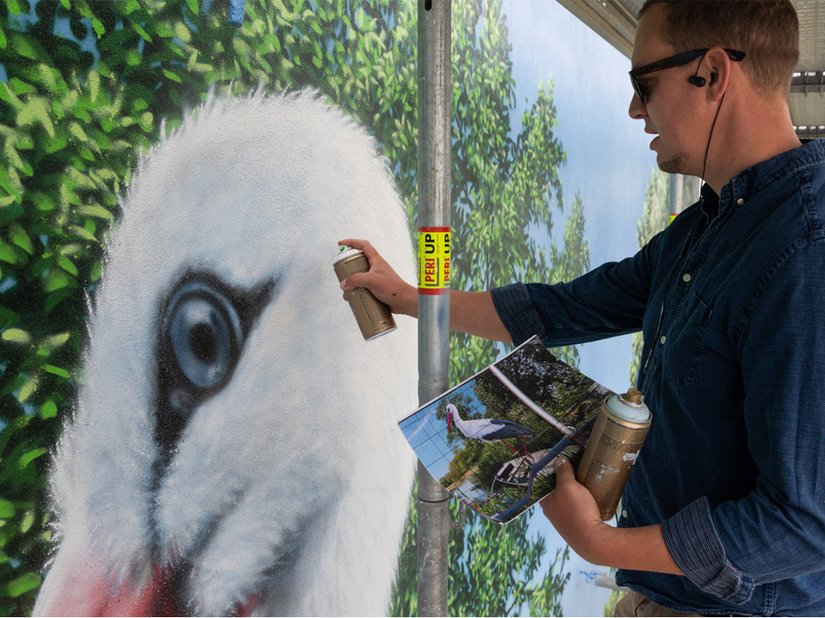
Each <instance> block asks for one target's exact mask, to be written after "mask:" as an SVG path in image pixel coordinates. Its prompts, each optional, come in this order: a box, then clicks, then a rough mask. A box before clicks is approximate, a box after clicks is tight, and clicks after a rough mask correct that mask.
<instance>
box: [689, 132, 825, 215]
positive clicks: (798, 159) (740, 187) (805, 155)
mask: <svg viewBox="0 0 825 618" xmlns="http://www.w3.org/2000/svg"><path fill="white" fill-rule="evenodd" d="M821 163H825V140H812V141H810V142H808V143H805V144H803V145H802V146H799V147H798V148H794V149H793V150H789V151H787V152H783V153H781V154H778V155H776V156H775V157H771V158H770V159H768V160H766V161H762V162H761V163H757V164H756V165H754V166H752V167H749V168H748V169H746V170H744V171H742V172H740V173H739V174H737V175H736V176H734V177H733V178H732V179H731V180H730V182H728V184H726V185H725V186H724V187H722V193H721V194H720V195H719V197H718V198H717V199H718V203H719V212H720V214H721V213H724V212H726V211H727V209H728V208H730V207H731V206H736V207H740V206H744V205H745V203H746V202H747V201H748V199H750V198H751V196H753V195H755V194H757V193H758V192H759V191H761V190H762V189H764V188H765V187H766V186H768V185H770V184H771V183H773V182H775V181H776V180H778V179H779V178H783V177H786V176H788V175H789V174H793V173H794V172H797V171H799V170H800V169H802V168H803V167H808V166H810V165H815V164H821ZM705 187H707V185H705ZM708 189H709V190H710V191H711V192H713V190H712V189H710V187H708ZM703 191H704V187H703ZM714 195H715V194H714Z"/></svg>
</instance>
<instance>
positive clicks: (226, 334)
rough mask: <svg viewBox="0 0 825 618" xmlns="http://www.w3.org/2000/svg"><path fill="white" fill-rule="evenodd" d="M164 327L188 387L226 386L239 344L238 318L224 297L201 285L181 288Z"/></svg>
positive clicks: (220, 293)
mask: <svg viewBox="0 0 825 618" xmlns="http://www.w3.org/2000/svg"><path fill="white" fill-rule="evenodd" d="M166 327H167V328H168V332H167V333H166V337H167V339H168V346H169V348H171V351H172V353H173V356H174V360H175V361H176V364H177V366H178V368H179V369H180V372H181V373H182V374H183V376H184V377H186V379H187V380H189V382H191V384H192V386H194V387H195V388H198V389H206V390H209V389H213V388H218V387H220V386H221V385H223V384H224V383H225V382H226V379H227V377H228V376H229V375H230V373H231V370H232V368H233V367H234V365H235V363H236V361H237V357H238V350H239V349H240V347H241V345H242V343H243V331H242V330H241V322H240V317H239V315H238V312H237V310H236V309H235V307H234V306H233V304H232V302H231V300H230V299H229V298H227V297H226V295H224V294H223V293H222V292H221V291H220V290H216V289H213V288H212V287H211V286H208V285H205V284H203V283H194V284H187V285H185V286H183V288H182V289H180V290H179V291H178V293H177V294H176V295H175V297H173V299H172V302H171V303H170V307H169V315H168V322H167V325H166Z"/></svg>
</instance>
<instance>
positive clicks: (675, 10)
mask: <svg viewBox="0 0 825 618" xmlns="http://www.w3.org/2000/svg"><path fill="white" fill-rule="evenodd" d="M654 4H661V5H663V6H664V7H665V11H666V14H667V15H666V18H665V20H666V21H665V23H666V26H665V32H663V33H662V36H663V37H664V40H665V41H666V42H667V43H668V44H670V45H672V46H673V47H674V48H676V51H688V50H691V49H703V48H706V47H714V46H719V47H727V48H731V49H736V50H739V51H743V52H745V54H746V56H745V61H744V62H743V63H742V70H743V71H744V72H745V74H746V75H747V76H748V78H749V79H750V81H751V83H752V84H753V87H754V89H755V90H756V91H757V92H761V93H763V94H770V93H774V92H777V91H782V92H784V93H785V94H787V93H788V92H789V90H790V85H791V79H792V77H793V72H794V69H795V68H796V65H797V63H798V62H799V20H798V18H797V16H796V10H795V9H794V7H793V4H791V1H790V0H647V1H646V2H645V4H644V6H642V8H641V10H640V11H639V17H641V16H642V15H643V14H644V12H645V11H646V10H647V9H648V8H650V6H652V5H654Z"/></svg>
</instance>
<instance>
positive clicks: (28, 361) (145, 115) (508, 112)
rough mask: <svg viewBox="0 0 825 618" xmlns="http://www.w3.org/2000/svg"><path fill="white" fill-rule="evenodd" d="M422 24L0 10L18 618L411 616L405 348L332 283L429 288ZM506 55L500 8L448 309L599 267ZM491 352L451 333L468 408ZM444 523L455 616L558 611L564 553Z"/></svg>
mask: <svg viewBox="0 0 825 618" xmlns="http://www.w3.org/2000/svg"><path fill="white" fill-rule="evenodd" d="M514 6H524V5H523V4H522V3H518V5H514V4H511V5H510V10H512V9H513V7H514ZM416 18H417V6H416V3H415V2H410V1H408V0H246V1H245V2H244V1H242V0H232V1H228V0H223V1H221V0H214V1H211V0H153V1H151V2H146V1H143V0H122V1H118V2H110V1H109V0H6V2H5V4H4V5H3V6H2V7H0V143H1V144H2V149H3V161H2V163H1V164H0V458H2V459H0V487H2V489H0V523H1V524H2V525H0V614H5V615H26V614H29V613H31V612H33V611H34V612H36V613H63V614H66V613H79V614H96V613H117V614H129V613H136V614H156V615H161V614H170V613H175V614H222V615H231V614H235V615H244V614H251V613H258V614H298V615H311V614H324V615H339V614H366V615H376V614H383V613H390V614H393V615H415V614H416V612H417V605H416V586H417V581H416V568H415V548H414V539H415V531H416V525H417V522H416V517H415V512H414V510H409V511H408V508H407V507H408V504H409V503H410V484H411V482H412V473H413V469H414V468H413V465H412V461H411V458H412V455H411V453H410V452H409V451H408V450H406V447H405V446H403V444H402V441H403V438H402V436H401V432H400V431H398V430H397V428H396V427H395V420H396V418H397V417H401V416H405V415H406V414H408V413H409V412H410V411H411V410H412V409H414V408H415V407H417V400H416V396H415V385H416V374H417V368H416V354H415V340H416V339H415V324H414V323H413V322H411V321H409V320H403V319H402V320H399V329H398V330H397V331H395V332H394V333H392V334H390V335H387V336H386V337H382V338H380V339H378V340H376V341H373V342H370V343H365V342H364V341H363V340H362V339H361V338H360V334H359V332H358V329H357V326H356V325H355V321H354V319H353V317H352V315H351V313H350V311H349V308H348V307H347V305H346V303H344V302H343V301H342V300H341V294H340V290H339V289H338V287H337V282H336V278H335V275H334V274H333V271H332V260H333V259H334V257H335V253H336V246H335V242H336V241H337V240H338V239H339V238H343V237H348V236H355V237H365V238H369V239H370V240H371V241H372V242H373V244H375V245H376V246H377V247H378V248H379V250H381V251H382V252H383V253H384V254H385V255H386V256H387V257H388V258H389V259H390V261H391V262H392V263H393V265H394V266H396V267H397V268H399V269H400V270H402V271H403V272H404V273H407V277H408V278H409V279H412V274H411V273H412V272H413V270H412V256H413V255H414V253H413V247H412V244H411V240H410V239H411V238H412V233H411V231H413V230H415V229H416V227H417V222H416V221H415V214H414V211H415V204H416V197H417V196H416V172H415V170H416V165H417V161H416V141H417V138H416V126H417V109H416V106H417V90H416V51H417V50H416V43H417V41H416ZM531 53H532V52H531ZM511 56H512V47H511V43H510V35H509V31H508V20H507V5H506V3H505V4H503V3H502V0H454V1H453V2H452V57H453V75H454V76H461V78H460V79H455V80H454V88H453V97H452V98H453V101H452V105H453V161H452V191H453V195H452V198H453V204H454V211H453V286H454V287H457V288H482V287H490V286H494V285H501V284H504V283H507V282H510V281H512V280H514V279H518V278H524V279H534V280H543V281H557V280H561V279H569V278H571V277H574V276H576V275H577V274H579V273H581V272H583V271H584V270H585V269H587V268H588V267H589V263H590V257H589V255H590V254H589V251H590V249H589V246H588V241H587V239H586V238H585V235H584V229H585V203H584V200H583V198H582V196H581V195H580V194H578V193H577V192H576V193H574V194H573V195H572V197H570V196H567V195H566V194H565V192H564V190H563V187H562V180H561V178H562V174H561V171H560V170H561V169H562V167H563V166H564V165H565V164H566V162H567V154H566V150H565V147H564V146H563V145H562V143H561V141H560V138H559V134H560V127H559V126H558V114H557V110H556V107H555V103H554V85H553V84H552V83H551V82H549V81H547V79H549V71H547V70H546V69H542V75H543V77H541V78H540V79H538V80H534V81H532V82H531V84H530V85H529V88H528V89H527V90H529V94H527V95H524V94H523V92H525V90H518V91H517V88H516V83H515V77H514V66H513V59H512V57H511ZM642 180H643V179H642ZM639 202H640V203H641V199H640V200H639ZM554 224H555V225H554ZM501 352H502V348H501V347H499V346H496V345H494V344H492V343H489V342H486V341H482V340H478V339H474V338H469V337H465V336H462V335H454V336H453V338H452V341H451V376H450V380H451V382H453V383H455V382H458V381H460V380H461V379H463V378H465V377H467V376H468V375H470V374H472V373H474V372H475V371H477V370H478V368H479V367H481V366H483V365H486V364H488V363H490V362H492V361H493V360H494V359H495V358H496V357H497V356H498V355H499V354H500V353H501ZM556 353H557V354H559V355H560V356H561V357H562V358H563V359H565V360H566V361H568V362H570V363H573V364H575V363H576V362H577V359H578V351H577V350H575V349H563V350H556ZM597 377H598V376H597ZM605 383H608V382H605ZM620 386H624V384H622V385H620ZM453 514H454V516H455V519H456V522H457V525H456V529H455V530H454V531H453V533H452V534H451V537H450V556H451V559H450V591H449V611H450V613H451V614H453V615H512V614H528V613H529V614H539V615H551V614H554V615H559V614H562V613H564V608H563V607H562V604H561V598H562V594H563V592H564V590H565V587H566V585H567V584H568V582H569V581H570V577H571V573H570V572H569V568H568V567H567V566H566V565H567V561H568V560H569V557H570V555H569V550H568V549H567V548H566V547H563V546H560V547H556V546H554V545H552V544H549V543H548V541H547V540H546V539H547V534H546V532H542V533H541V534H534V533H533V532H532V529H531V524H530V522H529V521H528V519H527V518H526V517H523V518H520V519H519V520H516V521H515V522H513V523H512V524H510V525H508V526H506V527H504V528H500V527H498V526H494V525H490V524H486V523H485V522H483V521H480V520H479V519H478V518H476V517H474V516H473V514H472V513H464V512H462V511H461V509H460V508H459V507H458V505H457V504H454V505H453ZM405 520H406V524H405ZM393 582H394V584H393Z"/></svg>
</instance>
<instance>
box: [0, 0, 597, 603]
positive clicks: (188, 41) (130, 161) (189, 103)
mask: <svg viewBox="0 0 825 618" xmlns="http://www.w3.org/2000/svg"><path fill="white" fill-rule="evenodd" d="M213 4H214V6H213ZM453 38H454V48H453V62H454V75H455V76H456V77H457V79H455V80H454V82H455V85H456V87H455V90H454V92H453V116H454V126H453V135H454V148H455V155H454V159H453V191H454V194H453V197H454V203H455V212H454V218H453V221H454V224H453V225H454V229H455V241H454V245H455V248H456V254H455V255H456V264H455V272H456V274H455V279H454V285H455V286H456V287H462V288H482V287H483V288H487V287H490V286H492V285H499V284H502V283H507V282H509V281H511V280H514V279H516V278H524V279H531V278H532V279H540V280H545V281H555V280H559V279H562V278H569V277H571V276H574V275H575V274H576V273H577V272H579V271H581V270H583V269H585V268H586V267H587V261H588V258H587V252H586V249H587V247H586V243H585V242H584V241H583V226H584V219H583V208H582V204H581V200H580V199H578V198H576V199H575V200H574V203H573V206H572V208H571V213H570V215H569V216H568V220H567V225H566V228H565V234H564V247H563V248H557V247H555V246H554V245H552V244H551V243H550V242H549V240H548V239H549V235H550V232H551V229H552V217H551V211H552V210H553V209H555V210H556V211H557V212H559V213H560V212H562V209H563V206H564V203H563V198H562V188H561V182H560V180H559V178H558V166H559V165H562V164H563V163H564V158H565V157H564V151H563V149H562V147H561V145H560V144H559V142H558V140H557V139H556V138H555V137H554V135H553V126H554V125H555V122H556V114H555V109H554V108H553V103H552V88H551V87H549V86H544V87H542V88H541V89H540V92H539V95H538V97H537V99H536V101H535V102H534V103H533V104H532V106H531V107H530V109H529V110H528V112H526V113H525V114H524V116H523V117H522V119H521V125H522V127H521V129H520V131H519V133H518V135H517V136H515V137H513V136H511V135H510V132H509V126H510V122H509V115H510V112H511V111H512V109H513V107H514V100H513V97H514V94H513V93H514V84H513V79H512V74H511V63H510V60H509V43H508V42H507V30H506V24H505V23H504V21H503V19H502V16H501V2H500V0H489V1H487V2H483V1H482V0H461V1H460V2H454V3H453ZM416 45H417V40H416V7H415V3H413V2H406V1H401V0H247V1H246V3H245V13H244V15H243V19H242V20H241V21H240V25H238V26H230V25H228V24H227V3H212V2H206V1H201V0H153V1H152V2H144V1H142V0H120V1H118V2H110V1H108V0H39V1H34V0H6V2H5V4H4V6H3V7H2V8H0V142H1V143H2V149H3V155H4V156H3V162H2V164H0V346H1V347H0V349H2V357H1V358H2V360H0V457H2V468H0V487H2V490H1V491H2V493H0V522H1V523H2V526H0V613H3V614H12V615H18V614H27V613H29V611H30V609H31V604H32V602H33V599H34V596H35V595H36V592H37V588H38V586H39V584H40V576H39V569H40V567H41V566H42V564H43V562H44V560H45V558H46V555H47V552H48V549H49V546H50V543H51V537H50V531H49V527H48V513H47V510H46V508H45V500H44V492H45V488H44V483H45V482H44V478H45V473H46V471H47V470H46V468H47V457H45V455H46V454H47V453H48V451H49V449H50V448H51V447H52V445H53V444H54V441H55V440H56V437H57V435H58V434H59V428H60V424H61V422H62V420H63V419H64V418H66V417H67V416H68V415H70V414H71V408H72V402H73V401H74V398H75V393H76V389H77V386H78V384H79V383H80V382H82V380H83V375H82V367H81V365H80V362H81V353H82V349H83V345H84V337H85V331H84V323H85V320H86V317H87V314H88V303H89V302H90V299H91V301H92V302H93V299H94V292H95V288H96V286H97V283H98V280H99V278H100V275H101V271H102V267H101V257H102V249H103V246H104V243H105V239H106V236H107V233H108V232H109V231H110V230H111V229H112V227H113V226H115V225H116V224H117V220H118V217H119V214H120V212H119V207H118V198H119V196H120V195H122V194H123V192H124V191H125V190H126V189H127V188H128V186H129V184H130V180H131V170H132V169H133V167H134V165H135V163H136V161H137V157H138V155H139V153H140V152H141V150H143V149H146V148H148V147H149V146H150V145H151V144H152V143H153V142H155V141H157V140H158V139H159V137H160V136H161V135H162V133H163V132H164V131H166V132H169V131H172V130H174V129H175V128H176V127H177V126H179V124H180V122H181V118H182V117H183V115H184V114H185V113H186V112H187V111H188V110H190V109H192V108H194V107H196V106H197V105H199V104H200V103H202V102H204V101H206V100H207V99H208V98H209V96H214V95H217V94H229V93H231V94H235V95H244V94H246V93H249V92H252V91H255V90H258V89H262V90H264V91H267V92H273V93H281V92H284V91H288V90H293V89H303V88H314V89H316V90H317V91H318V92H319V96H324V97H326V98H327V99H328V100H330V101H332V102H334V103H336V104H337V105H339V106H341V107H342V108H344V109H345V110H347V111H348V112H349V113H351V114H352V115H353V116H354V117H355V118H357V119H358V121H359V122H361V123H363V124H364V125H365V126H367V127H368V128H369V130H370V131H371V132H372V133H373V134H374V135H375V137H376V140H377V142H378V143H379V144H380V146H381V148H382V150H383V153H384V154H385V155H386V157H387V159H388V160H389V161H390V162H391V164H392V169H393V173H394V175H395V178H396V182H397V184H398V187H399V190H400V192H401V195H402V198H403V199H404V201H405V203H406V205H407V208H408V212H409V213H410V216H411V217H412V215H413V212H414V208H415V204H416V193H415V178H416V174H415V169H416V163H417V161H416V126H417V116H416V104H417V83H416ZM459 76H460V79H459V78H458V77H459ZM210 93H212V94H211V95H210ZM453 351H454V352H453V375H452V378H453V379H454V380H456V379H459V378H460V377H461V376H463V375H467V374H468V373H470V372H472V371H475V370H476V369H477V368H478V367H480V366H482V365H484V364H486V363H488V362H490V361H491V360H492V359H493V358H494V357H495V355H496V353H497V352H498V351H499V349H498V348H497V347H495V346H492V345H490V344H488V343H486V342H481V341H480V340H472V339H469V340H463V339H454V340H453ZM570 358H574V356H570ZM414 523H415V522H414V518H413V520H412V523H411V525H410V526H409V528H408V531H407V537H408V539H409V538H414ZM506 530H507V531H506V532H505V533H503V534H502V533H501V531H500V530H499V529H497V528H496V529H488V528H485V527H484V526H483V525H482V524H481V523H479V522H476V521H473V520H472V518H468V522H467V524H466V526H464V527H462V528H461V529H460V530H459V531H457V532H456V533H455V534H454V535H453V539H452V541H451V544H452V547H451V552H452V555H453V556H455V557H456V559H454V560H453V562H452V564H451V581H452V592H451V595H452V596H451V600H450V603H451V606H450V607H451V612H453V613H467V614H475V615H485V614H501V613H510V612H511V611H517V608H518V606H519V604H522V605H523V604H525V603H532V605H531V606H530V607H531V611H533V610H535V612H536V613H542V614H547V613H559V611H558V610H559V608H558V606H557V602H558V596H559V594H560V592H561V589H562V588H563V585H564V582H565V576H564V575H561V574H560V571H559V569H560V568H561V567H562V566H563V564H564V558H565V555H561V556H558V557H557V560H556V562H555V563H554V564H555V569H554V568H551V569H549V570H548V571H547V572H546V574H545V575H543V576H541V581H539V582H538V583H536V584H535V585H531V584H529V582H530V581H531V580H532V579H534V576H535V575H536V573H538V560H539V558H540V557H541V555H542V554H543V553H544V552H545V547H544V544H543V541H541V540H540V539H538V540H529V539H526V538H525V535H524V533H523V530H521V529H520V528H518V526H516V527H508V528H507V529H506ZM485 556H486V557H485ZM482 557H485V558H483V559H482ZM492 557H495V564H496V566H495V568H494V569H493V570H492V571H489V572H488V571H487V570H485V569H487V567H486V566H484V567H482V566H480V565H482V564H484V565H486V564H488V562H489V560H490V559H492ZM401 568H402V574H401V577H400V578H399V582H400V583H401V584H402V585H401V587H400V589H399V594H398V595H397V600H396V604H395V606H394V607H396V608H399V610H400V609H403V610H404V612H413V611H414V599H413V600H412V601H411V600H410V594H412V595H414V590H415V580H414V577H409V578H405V574H406V573H407V571H409V562H408V561H407V562H402V566H401ZM485 578H488V579H485ZM531 586H532V587H531ZM481 588H484V589H485V590H487V591H491V590H492V591H497V592H496V595H497V596H499V597H500V598H499V599H498V600H496V599H492V598H488V597H490V595H488V594H486V593H485V594H484V595H482V594H480V593H479V591H480V589H481ZM411 591H412V592H411ZM493 596H495V595H493ZM475 599H477V600H475ZM404 612H401V611H399V612H397V613H404Z"/></svg>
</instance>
